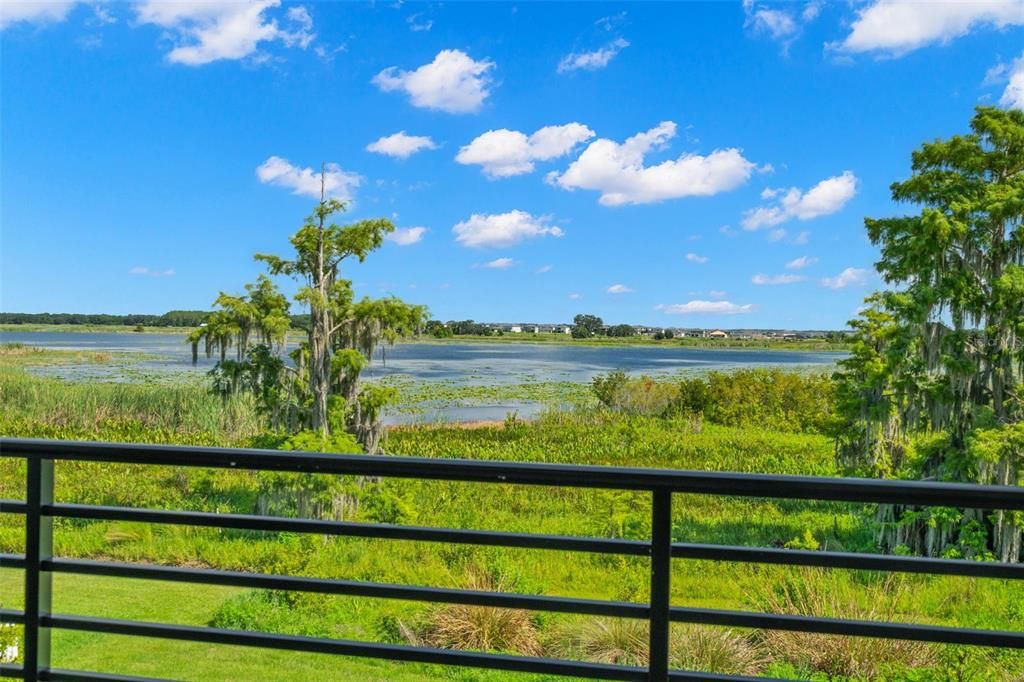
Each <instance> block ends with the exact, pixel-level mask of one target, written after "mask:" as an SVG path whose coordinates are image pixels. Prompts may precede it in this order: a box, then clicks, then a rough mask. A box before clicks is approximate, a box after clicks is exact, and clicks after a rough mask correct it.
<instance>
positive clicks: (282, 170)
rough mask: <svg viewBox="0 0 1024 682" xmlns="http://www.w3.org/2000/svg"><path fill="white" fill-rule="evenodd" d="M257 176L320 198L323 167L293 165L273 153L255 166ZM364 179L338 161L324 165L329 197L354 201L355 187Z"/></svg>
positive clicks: (266, 182)
mask: <svg viewBox="0 0 1024 682" xmlns="http://www.w3.org/2000/svg"><path fill="white" fill-rule="evenodd" d="M256 176H257V177H258V178H259V179H260V182H262V183H263V184H265V185H266V184H270V185H277V186H279V187H286V188H288V189H290V190H292V194H299V195H302V196H307V197H312V198H314V199H319V198H320V171H317V170H314V169H312V168H299V167H298V166H293V165H292V164H291V163H290V162H289V161H288V160H287V159H282V158H281V157H280V156H271V157H270V158H268V159H267V160H266V161H264V162H263V163H262V164H261V165H260V166H259V167H257V168H256ZM361 182H362V178H361V177H359V176H358V175H356V174H355V173H349V172H348V171H344V170H342V169H341V167H340V166H339V165H338V164H336V163H329V164H327V166H326V168H325V173H324V189H325V190H326V193H327V196H329V197H333V198H335V199H339V200H341V201H351V200H352V195H353V192H354V190H355V188H356V187H358V186H359V184H360V183H361Z"/></svg>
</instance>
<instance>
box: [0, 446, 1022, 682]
mask: <svg viewBox="0 0 1024 682" xmlns="http://www.w3.org/2000/svg"><path fill="white" fill-rule="evenodd" d="M0 456H3V457H13V458H23V459H25V460H26V461H27V477H26V478H27V487H26V491H25V501H23V502H22V501H10V500H3V501H0V512H2V513H8V514H20V515H23V516H24V518H25V554H23V555H20V554H3V555H0V562H2V565H3V566H4V567H10V568H21V569H24V577H25V602H24V610H23V611H16V610H7V609H5V610H2V611H0V621H2V622H6V623H15V624H21V625H23V626H24V641H23V661H24V663H23V664H22V665H20V666H18V665H9V664H8V665H3V666H0V676H4V677H14V678H21V679H23V680H26V681H27V682H35V681H36V680H77V681H83V680H139V679H141V678H137V677H128V676H121V675H116V674H109V673H100V672H85V671H75V670H63V669H58V668H53V667H51V665H50V637H51V632H52V631H53V630H78V631H84V632H93V633H107V634H116V635H129V636H139V637H156V638H163V639H171V640H180V641H186V642H207V643H217V644H228V645H240V646H249V647H264V648H271V649H283V650H288V651H297V652H316V653H326V654H337V655H343V656H357V657H371V658H378V659H387V660H392V661H407V662H420V663H433V664H442V665H453V666H468V667H475V668H487V669H494V670H506V671H518V672H527V673H547V674H555V675H568V676H576V677H581V678H591V679H606V680H668V679H672V680H686V679H703V680H706V679H715V680H743V679H753V678H747V677H738V676H729V675H711V674H708V673H704V672H695V671H680V670H670V669H669V628H670V625H671V623H703V624H708V625H721V626H732V627H741V628H765V629H777V630H791V631H800V632H812V633H825V634H832V635H848V636H857V637H881V638H888V639H901V640H916V641H922V642H939V643H948V644H960V645H977V646H986V647H1010V648H1016V649H1022V648H1024V632H1006V631H997V630H979V629H966V628H955V627H943V626H935V625H914V624H906V623H893V622H876V621H862V620H848V619H839V618H821V617H815V616H805V615H792V614H770V613H752V612H746V611H729V610H719V609H706V608H688V607H681V606H672V605H671V604H670V601H669V594H670V576H671V563H672V559H701V560H713V561H733V562H745V563H757V564H784V565H791V566H793V565H795V566H818V567H828V568H846V569H866V570H874V571H900V572H908V573H928V574H937V575H939V574H941V575H958V576H974V577H983V578H1003V579H1014V580H1021V579H1024V564H1007V563H997V562H979V561H964V560H954V559H932V558H922V557H908V556H887V555H875V554H854V553H845V552H822V551H803V550H789V549H772V548H756V547H742V546H723V545H707V544H693V543H673V542H672V495H673V494H674V493H697V494H703V495H723V496H740V497H758V498H789V499H805V500H821V501H839V502H864V503H884V504H905V505H921V506H929V505H936V506H948V507H958V508H972V509H986V510H992V509H1004V510H1024V488H1019V487H1012V486H1007V487H1002V486H978V485H963V484H950V483H933V482H913V481H881V480H865V479H849V478H847V479H839V478H814V477H803V476H779V475H762V474H734V473H718V472H696V471H673V470H659V469H632V468H622V467H599V466H570V465H557V464H532V463H519V462H494V461H469V460H448V459H425V458H410V457H390V456H366V455H322V454H303V453H294V452H289V453H282V452H277V451H267V450H229V449H220V448H196V447H177V446H152V445H124V444H108V443H79V442H60V441H44V440H25V439H10V438H2V439H0ZM60 460H63V461H71V460H74V461H89V462H109V463H123V464H144V465H154V466H155V465H169V466H180V467H213V468H225V469H249V470H258V471H287V472H302V473H317V474H335V475H340V474H344V475H359V476H380V477H401V478H415V479H429V480H446V481H468V482H481V483H499V484H524V485H541V486H555V487H564V488H602V489H610V490H632V491H647V492H649V493H650V494H651V498H652V505H651V510H652V511H651V528H652V532H651V538H650V541H638V540H624V539H604V538H586V537H564V536H553V535H535V534H527V533H507V532H486V531H477V530H460V529H448V528H429V527H417V526H400V525H388V524H371V523H350V522H334V521H320V520H311V519H294V518H272V517H264V516H253V515H243V514H213V513H201V512H182V511H164V510H152V509H131V508H123V507H109V506H96V505H80V504H66V503H59V504H58V503H56V502H55V500H54V462H55V461H60ZM55 518H71V519H91V520H106V521H135V522H144V523H158V524H177V525H186V526H205V527H215V528H231V529H246V530H254V531H288V532H300V533H314V534H322V535H334V536H348V537H362V538H386V539H393V540H418V541H427V542H443V543H461V544H468V545H488V546H498V547H518V548H531V549H555V550H561V551H575V552H590V553H597V554H605V555H613V554H619V555H630V556H642V557H649V559H650V602H649V603H629V602H614V601H596V600H589V599H571V598H564V597H553V596H540V595H526V594H513V593H505V592H487V591H477V590H457V589H443V588H437V587H428V586H423V587H420V586H406V585H388V584H380V583H368V582H354V581H347V580H326V579H318V578H305V577H300V576H288V575H266V574H253V573H241V572H231V571H220V570H209V569H198V568H178V567H165V566H151V565H142V564H130V563H115V562H107V561H86V560H79V559H68V558H60V557H57V556H54V554H53V519H55ZM54 573H73V574H79V575H98V576H107V577H114V578H143V579H149V580H163V581H177V582H186V583H202V584H212V585H231V586H238V587H248V588H263V589H275V590H297V591H304V592H315V593H321V594H333V595H350V596H360V597H377V598H385V599H406V600H413V601H420V602H434V603H447V604H468V605H476V606H491V607H501V608H510V609H528V610H537V611H555V612H562V613H572V614H586V615H595V616H608V617H617V618H636V619H642V620H646V621H647V622H648V624H649V628H650V629H649V632H650V643H649V645H650V650H649V653H650V663H649V667H647V668H641V667H635V666H632V667H631V666H621V665H606V664H599V663H588V662H580V661H571V660H561V659H551V658H540V657H528V656H513V655H502V654H494V653H482V652H481V653H478V652H470V651H457V650H447V649H433V648H426V647H415V646H402V645H396V644H382V643H373V642H361V641H350V640H341V639H330V638H313V637H296V636H289V635H280V634H272V633H263V632H248V631H236V630H226V629H218V628H212V627H192V626H184V625H168V624H162V623H148V622H139V621H130V620H118V619H110V618H95V617H90V616H87V615H77V614H76V615H71V614H57V613H53V612H52V610H51V596H52V576H53V574H54Z"/></svg>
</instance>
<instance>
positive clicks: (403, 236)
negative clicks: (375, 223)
mask: <svg viewBox="0 0 1024 682" xmlns="http://www.w3.org/2000/svg"><path fill="white" fill-rule="evenodd" d="M426 233H427V228H425V227H407V228H405V229H402V230H395V231H394V232H392V233H391V234H388V235H385V237H384V239H387V240H388V241H391V242H394V243H396V244H398V245H399V246H409V245H410V244H415V243H417V242H419V241H421V240H422V239H423V235H424V234H426Z"/></svg>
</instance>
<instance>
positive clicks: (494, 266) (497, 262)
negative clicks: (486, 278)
mask: <svg viewBox="0 0 1024 682" xmlns="http://www.w3.org/2000/svg"><path fill="white" fill-rule="evenodd" d="M515 264H516V262H515V261H514V260H512V259H511V258H495V259H494V260H492V261H489V262H487V263H484V265H483V267H485V268H490V269H491V270H507V269H508V268H510V267H512V266H513V265H515Z"/></svg>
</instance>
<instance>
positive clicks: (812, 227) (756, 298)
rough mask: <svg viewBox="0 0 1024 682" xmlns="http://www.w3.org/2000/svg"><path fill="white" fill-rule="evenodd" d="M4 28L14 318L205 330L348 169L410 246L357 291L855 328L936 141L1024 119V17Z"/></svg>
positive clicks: (363, 207)
mask: <svg viewBox="0 0 1024 682" xmlns="http://www.w3.org/2000/svg"><path fill="white" fill-rule="evenodd" d="M2 12H3V14H2V18H0V31H2V32H0V41H2V64H0V70H2V71H0V73H2V113H0V116H2V121H0V123H2V140H0V141H2V148H0V173H2V197H0V198H2V207H0V217H2V239H0V265H2V273H0V308H2V309H3V310H6V311H25V312H41V311H51V312H62V311H67V312H112V313H127V312H157V313H159V312H163V311H165V310H168V309H172V308H207V307H208V306H209V305H210V303H211V302H212V300H213V299H214V298H215V297H216V295H217V292H218V291H220V290H224V291H229V292H238V291H241V289H242V286H243V284H244V283H245V282H248V281H251V280H252V279H254V278H255V276H256V275H257V274H258V273H259V272H260V271H261V268H260V266H259V265H258V264H257V263H255V262H253V260H252V254H253V253H254V252H257V251H262V252H276V253H281V254H285V253H287V248H288V243H287V238H288V236H289V235H290V234H291V233H293V232H294V231H295V230H296V229H297V228H298V227H299V226H300V224H301V222H302V219H303V217H304V216H305V215H306V214H308V212H309V211H310V209H311V208H312V203H313V199H312V198H311V197H310V196H309V195H308V194H309V192H310V191H311V189H313V188H315V187H316V185H317V180H316V179H315V178H314V177H313V174H315V173H318V172H319V168H320V165H321V163H327V164H328V165H329V170H330V180H331V183H332V188H333V189H332V191H333V193H334V194H335V195H336V196H339V197H342V198H345V199H348V200H349V201H350V202H351V206H350V212H349V214H348V217H350V218H351V219H360V218H366V217H376V216H384V217H389V218H391V219H392V220H393V221H394V222H395V224H396V225H397V226H398V227H399V228H400V231H399V232H398V233H397V239H396V241H389V242H388V243H386V244H385V246H384V247H383V248H382V249H381V250H380V251H379V252H377V253H375V254H373V255H372V256H371V257H370V258H369V259H368V260H367V261H366V262H365V263H364V264H353V265H351V266H349V267H348V268H347V270H346V272H345V275H346V276H347V277H349V278H350V279H352V280H353V281H354V282H355V285H356V289H357V293H359V294H360V295H369V296H381V295H387V294H394V295H397V296H400V297H402V298H404V299H406V300H409V301H412V302H417V303H423V304H426V305H427V306H429V308H430V310H431V312H432V313H433V315H434V316H435V317H438V318H440V319H445V320H447V319H453V318H457V319H466V318H473V319H477V320H510V321H511V320H531V321H544V322H560V321H566V320H569V319H571V317H572V316H573V315H574V314H576V313H580V312H588V313H594V314H598V315H601V316H602V317H604V318H605V319H606V320H607V321H610V322H631V323H646V324H657V325H665V326H699V327H711V326H724V327H786V328H838V327H842V326H843V325H844V324H845V322H846V321H847V320H848V319H849V318H850V317H852V316H853V315H854V313H855V311H856V309H857V308H858V306H859V305H860V302H861V301H862V299H863V298H864V296H865V295H867V294H868V293H869V292H870V291H871V290H872V289H874V288H877V287H878V286H879V285H880V282H879V281H878V279H877V278H876V276H875V275H874V271H873V269H872V264H873V262H874V260H875V259H876V251H875V249H874V248H873V247H871V245H870V244H869V243H868V242H867V239H866V237H865V233H864V229H863V218H864V216H883V215H889V214H893V213H896V212H899V211H901V210H903V209H901V208H900V207H896V206H894V205H893V204H892V203H891V201H890V200H889V190H888V186H889V184H890V183H891V182H893V181H894V180H897V179H901V178H904V177H906V175H907V174H908V172H909V160H910V153H911V151H912V150H913V149H915V148H916V147H917V146H918V145H919V144H920V143H921V142H922V141H924V140H929V139H933V138H936V137H943V136H948V135H950V134H954V133H957V132H962V131H964V130H965V129H966V126H967V123H968V121H969V118H970V116H971V113H972V110H973V107H975V106H976V105H978V104H994V105H1000V106H1018V107H1020V106H1024V0H1013V1H1005V2H975V3H958V4H955V3H944V4H932V5H928V4H927V3H902V2H897V1H895V0H877V1H875V2H865V3H840V4H823V3H813V2H812V3H804V4H797V3H785V4H763V3H756V2H755V3H751V2H748V3H745V4H739V3H725V2H721V3H706V4H697V3H679V4H664V3H662V4H632V3H631V4H624V5H618V4H585V3H566V4H547V3H498V2H492V3H481V4H469V3H444V4H415V3H400V4H393V3H374V4H341V3H332V4H327V3H324V4H317V3H304V4H287V3H285V4H279V3H278V2H275V1H274V0H263V1H262V2H258V3H251V4H246V3H235V2H223V1H221V0H205V1H203V2H178V3H173V4H167V3H159V2H136V3H104V2H72V1H61V0H58V1H56V2H36V3H18V2H13V3H11V2H6V1H5V3H4V5H3V10H2ZM285 285H286V286H290V285H288V284H287V283H285Z"/></svg>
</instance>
